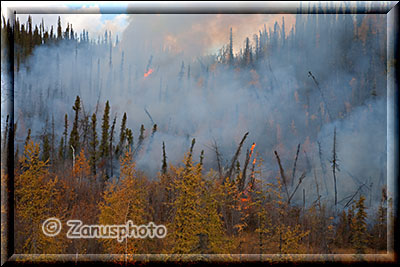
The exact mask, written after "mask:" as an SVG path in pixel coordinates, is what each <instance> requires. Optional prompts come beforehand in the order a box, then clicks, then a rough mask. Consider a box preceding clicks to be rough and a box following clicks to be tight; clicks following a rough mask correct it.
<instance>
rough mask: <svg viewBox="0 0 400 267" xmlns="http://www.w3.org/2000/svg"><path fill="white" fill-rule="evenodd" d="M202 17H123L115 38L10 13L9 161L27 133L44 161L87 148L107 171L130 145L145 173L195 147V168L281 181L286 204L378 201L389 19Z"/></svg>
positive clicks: (113, 173)
mask: <svg viewBox="0 0 400 267" xmlns="http://www.w3.org/2000/svg"><path fill="white" fill-rule="evenodd" d="M36 16H37V15H36ZM82 16H83V15H82ZM218 16H219V17H220V18H221V17H222V18H223V17H224V16H227V17H231V18H234V17H235V16H234V15H224V14H221V15H218ZM252 16H253V15H240V21H241V22H242V23H244V24H246V21H247V20H248V21H249V22H252V23H253V22H254V20H253V18H252ZM257 16H260V15H257ZM266 16H267V15H266ZM17 18H18V17H17ZM213 19H215V15H211V14H210V15H193V16H190V15H134V16H133V17H132V19H131V20H130V21H129V25H128V26H127V28H126V29H125V31H124V33H123V35H122V38H120V40H118V39H117V38H115V37H114V34H113V33H112V32H111V31H105V33H104V35H103V36H99V37H98V38H95V37H93V38H92V37H90V33H88V32H87V31H83V32H76V31H74V29H73V28H72V26H70V24H68V27H67V28H63V27H62V26H61V24H59V25H58V26H57V25H54V28H53V27H51V31H50V29H48V28H46V29H45V28H44V25H42V24H41V25H32V21H31V20H29V21H28V22H27V23H25V22H23V21H19V20H17V24H16V25H15V27H14V32H13V33H14V36H15V44H14V46H15V51H14V56H15V91H14V94H15V123H16V127H17V128H16V129H17V130H16V135H15V150H16V155H15V156H16V159H17V158H18V155H17V153H20V154H21V153H22V151H23V150H24V142H25V140H26V139H27V135H28V132H29V136H30V138H31V139H33V140H35V141H37V142H39V143H40V146H41V157H45V158H46V159H49V160H50V163H51V164H52V165H55V166H57V164H60V162H64V163H63V164H71V162H72V160H75V154H76V155H78V152H75V151H80V150H81V149H83V150H84V152H85V155H86V157H87V158H88V159H89V158H92V156H93V155H92V153H93V149H94V151H96V150H97V151H98V152H99V153H100V154H99V156H98V157H99V158H98V162H97V163H96V162H95V163H94V164H95V169H96V168H97V169H98V170H100V169H104V172H102V173H101V174H103V175H105V176H107V177H108V179H110V178H111V179H113V177H118V175H119V172H120V166H119V156H120V155H122V154H123V151H126V150H127V149H131V150H132V151H133V155H134V160H135V162H136V167H137V169H138V170H139V171H141V172H143V173H144V175H146V176H147V177H148V179H149V180H154V179H158V178H157V177H158V174H159V173H160V172H162V171H163V168H164V167H165V165H164V164H173V165H179V164H181V162H182V159H183V156H184V155H185V153H186V152H187V151H188V150H189V148H191V147H192V148H191V149H193V151H192V154H193V159H194V160H195V161H197V162H198V161H201V163H202V164H203V166H204V167H203V168H204V169H203V173H214V174H215V173H216V175H217V176H218V173H219V174H220V176H221V177H226V176H228V177H229V178H231V179H234V177H236V176H238V175H239V174H241V175H242V178H243V177H245V178H244V179H242V183H243V185H242V187H243V188H244V187H245V186H246V185H247V184H249V183H251V181H252V180H253V179H254V175H256V176H258V178H257V179H261V180H263V181H265V182H270V183H274V184H275V183H276V177H278V176H279V177H281V178H282V179H283V182H284V183H285V187H286V188H287V192H286V193H284V194H287V196H288V198H290V201H289V202H290V203H291V204H292V205H294V206H302V205H303V203H304V202H306V203H308V205H312V203H315V202H316V201H317V200H318V201H323V202H324V203H326V205H328V206H333V205H335V206H338V207H340V208H347V207H348V206H349V205H348V203H349V200H351V199H353V198H354V197H355V196H358V195H357V194H362V195H364V196H366V201H367V204H368V206H369V207H371V208H372V207H377V205H378V204H379V203H380V201H381V192H382V188H384V187H385V186H386V141H385V140H386V134H387V133H386V98H387V95H386V39H387V38H386V32H387V29H386V16H385V15H380V14H354V15H336V14H319V15H315V14H314V15H313V14H298V15H282V16H277V15H275V16H273V17H272V18H271V19H273V20H271V19H269V20H268V22H267V23H265V24H264V25H257V26H255V27H254V28H253V29H252V32H253V34H252V35H249V36H248V37H245V38H244V39H242V40H237V38H238V37H237V36H236V35H235V33H237V32H240V30H239V29H238V26H237V24H235V23H234V22H232V20H231V21H230V22H231V23H232V25H229V23H228V22H229V20H228V19H224V22H225V23H226V25H225V26H226V27H225V28H224V29H223V31H217V32H216V30H215V29H214V28H213V23H212V21H213ZM204 21H211V22H210V23H208V24H205V25H206V26H207V27H204V28H201V30H199V27H198V25H199V23H201V22H204ZM214 21H215V20H214ZM288 21H289V22H288ZM182 22H184V23H182ZM69 23H71V24H72V25H73V24H74V22H73V21H70V22H69ZM288 24H289V25H288ZM251 25H252V24H251ZM191 29H192V31H191ZM7 31H10V25H9V24H7V23H6V22H5V21H4V22H3V24H2V34H3V33H4V34H7ZM216 35H218V38H222V39H223V40H225V41H224V42H225V44H223V45H221V46H220V47H219V49H218V50H215V48H214V47H212V46H214V45H215V44H214V43H213V42H211V43H209V44H207V41H206V40H209V39H210V38H211V39H212V38H217V37H215V36H216ZM213 49H214V50H213ZM3 97H7V96H3V94H2V101H3ZM93 118H97V125H96V124H95V123H94V124H93ZM3 121H4V123H3ZM5 121H6V118H4V119H3V116H2V125H4V124H5V123H6V122H5ZM93 125H94V126H93ZM96 131H97V133H96V135H97V139H98V142H97V143H96V142H94V140H93V136H94V134H95V132H96ZM5 134H6V133H5ZM193 139H195V143H196V144H195V145H194V146H193V143H192V140H193ZM71 145H72V148H71ZM74 153H75V154H74ZM96 155H97V154H96ZM104 158H105V160H104ZM165 160H167V161H165ZM65 162H66V163H65ZM96 164H99V165H96ZM64 166H65V165H64ZM211 169H212V170H214V172H212V171H211ZM164 171H165V169H164ZM96 175H100V171H98V172H97V174H96ZM316 183H317V184H318V185H319V189H318V190H319V193H318V194H319V196H318V195H317V193H316V189H315V184H316ZM335 191H336V193H335ZM302 192H303V194H302ZM370 210H371V211H372V210H373V209H370Z"/></svg>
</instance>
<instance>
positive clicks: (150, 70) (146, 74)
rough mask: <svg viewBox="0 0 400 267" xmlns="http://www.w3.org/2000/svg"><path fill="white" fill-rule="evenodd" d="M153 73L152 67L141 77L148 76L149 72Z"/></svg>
mask: <svg viewBox="0 0 400 267" xmlns="http://www.w3.org/2000/svg"><path fill="white" fill-rule="evenodd" d="M152 73H153V69H151V68H150V69H149V70H148V71H147V72H146V73H145V74H144V75H143V77H145V78H146V77H147V76H149V75H150V74H152Z"/></svg>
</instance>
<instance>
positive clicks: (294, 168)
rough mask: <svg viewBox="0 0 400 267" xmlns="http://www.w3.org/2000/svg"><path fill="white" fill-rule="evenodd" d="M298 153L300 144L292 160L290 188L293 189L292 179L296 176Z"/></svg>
mask: <svg viewBox="0 0 400 267" xmlns="http://www.w3.org/2000/svg"><path fill="white" fill-rule="evenodd" d="M299 152H300V144H299V145H298V146H297V152H296V158H295V159H294V164H293V171H292V181H291V187H293V182H294V177H295V175H296V165H297V159H298V158H299Z"/></svg>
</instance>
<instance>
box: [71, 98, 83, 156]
mask: <svg viewBox="0 0 400 267" xmlns="http://www.w3.org/2000/svg"><path fill="white" fill-rule="evenodd" d="M72 109H73V110H74V111H75V118H74V123H73V124H72V130H71V134H70V138H69V151H70V158H72V156H73V155H72V153H73V149H74V150H75V151H79V150H80V143H79V132H78V122H79V111H80V110H81V100H80V98H79V96H76V99H75V105H74V106H73V107H72ZM71 146H72V147H71Z"/></svg>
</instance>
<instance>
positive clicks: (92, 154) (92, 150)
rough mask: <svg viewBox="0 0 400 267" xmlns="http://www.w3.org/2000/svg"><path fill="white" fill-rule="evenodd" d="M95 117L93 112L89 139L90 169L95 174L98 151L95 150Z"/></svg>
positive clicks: (96, 141)
mask: <svg viewBox="0 0 400 267" xmlns="http://www.w3.org/2000/svg"><path fill="white" fill-rule="evenodd" d="M96 127H97V118H96V113H93V115H92V121H91V127H90V128H91V140H90V143H89V147H90V148H89V155H90V156H89V164H90V167H91V169H92V173H93V175H96V167H97V161H98V152H97V145H98V143H99V141H98V140H97V130H96Z"/></svg>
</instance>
